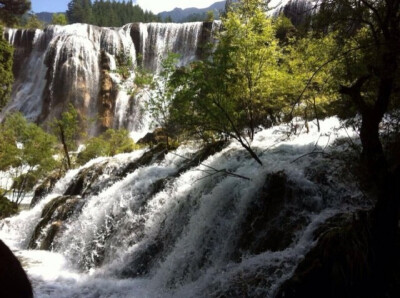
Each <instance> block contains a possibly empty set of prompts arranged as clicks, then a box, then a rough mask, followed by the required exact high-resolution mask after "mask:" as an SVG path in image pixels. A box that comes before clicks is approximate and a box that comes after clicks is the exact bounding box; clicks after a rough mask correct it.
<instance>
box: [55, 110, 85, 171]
mask: <svg viewBox="0 0 400 298" xmlns="http://www.w3.org/2000/svg"><path fill="white" fill-rule="evenodd" d="M51 128H52V131H53V133H54V134H55V135H56V136H57V137H58V139H59V141H60V142H61V144H62V147H63V152H64V157H65V161H66V168H67V169H71V168H72V162H71V156H70V151H71V150H74V149H76V147H77V141H78V139H79V137H80V136H81V129H80V125H79V118H78V112H77V110H76V109H75V108H74V106H73V105H72V104H69V105H68V109H67V110H66V111H65V112H63V113H62V114H61V118H60V119H54V120H53V122H52V123H51Z"/></svg>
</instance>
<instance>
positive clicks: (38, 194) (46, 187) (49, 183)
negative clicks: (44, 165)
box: [30, 171, 65, 208]
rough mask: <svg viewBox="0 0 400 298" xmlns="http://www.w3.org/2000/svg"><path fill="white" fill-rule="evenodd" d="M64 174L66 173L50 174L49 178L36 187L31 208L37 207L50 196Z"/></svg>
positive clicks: (56, 172)
mask: <svg viewBox="0 0 400 298" xmlns="http://www.w3.org/2000/svg"><path fill="white" fill-rule="evenodd" d="M64 174H65V173H64V171H55V172H53V173H51V174H49V176H47V177H46V178H45V179H44V180H43V181H42V182H41V183H40V184H39V185H38V186H36V188H35V191H34V193H33V198H32V201H31V204H30V208H33V207H35V206H36V204H37V203H39V201H40V200H41V199H43V198H44V197H45V196H46V195H47V194H49V193H50V192H51V191H52V190H53V188H54V186H55V185H56V183H57V181H58V180H60V178H61V177H62V176H63V175H64Z"/></svg>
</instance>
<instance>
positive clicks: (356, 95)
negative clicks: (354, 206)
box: [312, 0, 400, 296]
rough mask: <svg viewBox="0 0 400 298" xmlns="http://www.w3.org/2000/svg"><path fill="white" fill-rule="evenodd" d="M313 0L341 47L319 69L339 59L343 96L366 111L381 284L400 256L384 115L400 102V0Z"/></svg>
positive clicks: (376, 273) (320, 21) (375, 269)
mask: <svg viewBox="0 0 400 298" xmlns="http://www.w3.org/2000/svg"><path fill="white" fill-rule="evenodd" d="M314 2H315V4H316V5H318V6H319V7H318V14H317V15H316V17H315V18H314V20H313V22H312V26H313V27H314V34H315V35H317V36H318V35H324V34H326V33H327V32H332V31H337V32H338V34H337V38H336V40H335V41H336V43H337V47H336V51H335V52H333V53H332V55H331V57H330V59H328V60H327V61H324V62H321V65H320V67H318V69H316V70H315V72H314V73H317V72H319V71H320V70H322V69H323V68H324V67H325V66H327V65H329V64H330V63H336V62H339V63H337V65H336V67H335V68H334V71H335V72H336V75H337V77H336V78H337V82H338V83H337V90H339V92H340V93H341V95H342V98H341V99H340V100H338V101H339V102H340V103H341V104H342V106H344V107H345V109H347V110H350V111H354V113H357V114H358V115H359V116H360V117H361V123H360V128H359V130H360V140H361V145H362V154H361V159H362V161H363V163H364V165H365V169H366V171H365V173H367V174H368V175H367V176H368V177H367V180H368V185H369V187H370V189H369V191H370V192H372V193H374V196H375V197H376V198H377V203H376V205H375V207H374V210H373V213H372V216H371V217H372V219H371V227H370V228H368V229H369V235H368V241H369V242H368V243H369V255H368V256H369V262H370V267H371V272H372V274H373V279H372V280H374V283H375V284H376V285H378V286H382V285H385V284H386V283H387V279H386V278H387V277H388V276H389V274H390V270H391V269H393V265H394V262H393V260H394V259H395V258H396V257H397V255H396V254H397V251H396V239H397V235H398V234H397V233H398V222H399V214H400V213H399V209H400V206H399V204H400V199H399V197H400V190H399V183H398V181H400V165H398V164H396V165H390V166H389V163H388V160H387V155H386V152H385V151H384V147H383V145H382V141H381V135H380V124H381V122H382V119H383V117H384V116H385V114H386V113H388V112H389V111H390V110H391V109H393V108H398V107H399V104H400V101H399V98H400V97H399V91H398V90H399V87H400V84H399V83H400V80H399V63H400V61H399V60H400V51H399V45H400V14H399V11H400V0H376V1H371V0H325V1H314ZM339 85H340V86H339ZM353 115H354V114H353ZM397 137H398V136H397ZM381 294H382V293H381ZM371 296H377V295H376V293H371Z"/></svg>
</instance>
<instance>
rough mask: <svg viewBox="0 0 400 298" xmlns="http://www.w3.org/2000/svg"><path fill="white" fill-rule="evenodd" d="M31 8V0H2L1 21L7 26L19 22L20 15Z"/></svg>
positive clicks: (0, 5)
mask: <svg viewBox="0 0 400 298" xmlns="http://www.w3.org/2000/svg"><path fill="white" fill-rule="evenodd" d="M30 9H31V2H30V1H27V0H1V1H0V21H1V22H3V23H4V24H5V25H6V26H12V25H15V24H16V23H18V17H20V16H22V15H23V14H24V13H25V12H27V11H28V10H30Z"/></svg>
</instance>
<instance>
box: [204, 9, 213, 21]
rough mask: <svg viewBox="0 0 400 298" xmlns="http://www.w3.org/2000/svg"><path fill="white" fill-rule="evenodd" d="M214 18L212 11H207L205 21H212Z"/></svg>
mask: <svg viewBox="0 0 400 298" xmlns="http://www.w3.org/2000/svg"><path fill="white" fill-rule="evenodd" d="M214 18H215V17H214V11H212V10H209V11H207V13H206V19H205V21H206V22H212V21H214Z"/></svg>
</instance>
